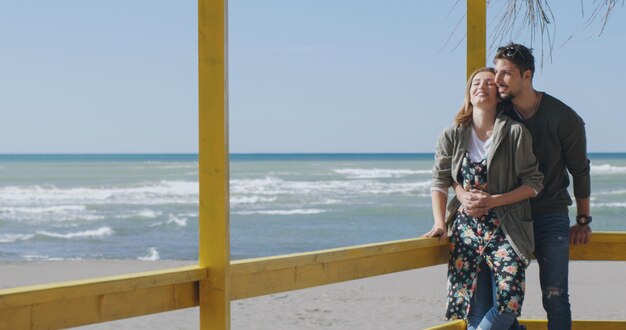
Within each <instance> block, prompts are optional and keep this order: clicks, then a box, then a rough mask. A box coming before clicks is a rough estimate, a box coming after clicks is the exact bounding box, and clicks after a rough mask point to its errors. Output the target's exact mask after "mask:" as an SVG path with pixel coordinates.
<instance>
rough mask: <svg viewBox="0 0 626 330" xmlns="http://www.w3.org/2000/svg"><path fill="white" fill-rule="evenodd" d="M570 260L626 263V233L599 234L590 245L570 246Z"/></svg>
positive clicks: (592, 239) (592, 236)
mask: <svg viewBox="0 0 626 330" xmlns="http://www.w3.org/2000/svg"><path fill="white" fill-rule="evenodd" d="M569 251H570V252H569V253H570V260H609V261H626V232H624V231H622V232H617V231H615V232H597V233H593V234H592V235H591V241H590V242H589V244H588V245H570V250H569Z"/></svg>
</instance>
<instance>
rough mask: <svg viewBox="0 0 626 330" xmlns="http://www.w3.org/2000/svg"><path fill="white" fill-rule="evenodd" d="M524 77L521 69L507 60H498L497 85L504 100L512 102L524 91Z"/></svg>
mask: <svg viewBox="0 0 626 330" xmlns="http://www.w3.org/2000/svg"><path fill="white" fill-rule="evenodd" d="M523 81H524V79H523V77H522V73H521V72H520V70H519V68H518V67H517V66H516V65H515V64H514V63H513V62H511V61H509V60H507V59H502V58H501V59H497V60H496V85H497V86H498V92H500V97H501V98H502V99H503V100H512V99H514V98H515V97H516V96H518V95H520V94H521V92H522V89H523Z"/></svg>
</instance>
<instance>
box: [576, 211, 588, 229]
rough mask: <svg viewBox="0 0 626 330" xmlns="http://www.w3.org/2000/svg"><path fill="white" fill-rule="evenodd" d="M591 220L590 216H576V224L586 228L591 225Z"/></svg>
mask: <svg viewBox="0 0 626 330" xmlns="http://www.w3.org/2000/svg"><path fill="white" fill-rule="evenodd" d="M591 219H592V218H591V216H590V215H584V214H580V215H577V216H576V223H577V224H579V225H581V226H586V225H588V224H590V223H591Z"/></svg>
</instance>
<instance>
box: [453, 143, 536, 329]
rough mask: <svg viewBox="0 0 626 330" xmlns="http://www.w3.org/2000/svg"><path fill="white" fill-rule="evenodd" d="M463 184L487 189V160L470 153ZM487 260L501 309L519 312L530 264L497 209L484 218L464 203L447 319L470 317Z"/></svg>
mask: <svg viewBox="0 0 626 330" xmlns="http://www.w3.org/2000/svg"><path fill="white" fill-rule="evenodd" d="M461 176H462V180H463V188H464V189H465V190H466V191H469V190H470V189H479V190H482V191H486V190H487V187H488V183H487V160H486V159H483V160H482V161H480V162H472V161H471V160H470V159H469V156H468V155H466V156H465V158H464V159H463V164H462V167H461ZM483 261H484V262H486V264H487V265H488V266H489V269H490V270H491V271H492V273H493V277H494V280H495V283H496V301H497V304H498V310H499V312H500V313H503V312H511V313H514V314H515V315H516V316H519V315H520V314H521V311H522V303H523V301H524V290H525V269H526V267H527V266H528V265H527V264H526V263H525V262H524V261H523V260H522V259H521V258H520V257H519V256H518V255H517V253H516V252H515V250H514V249H513V247H512V246H511V244H510V242H509V241H508V240H507V238H506V236H505V235H504V232H503V230H502V228H500V220H499V219H498V218H497V216H496V213H495V211H494V210H493V209H491V210H489V212H488V213H487V215H485V216H483V217H481V218H474V217H472V216H470V215H468V214H466V213H465V212H464V210H463V207H462V206H461V207H460V208H459V210H458V211H457V214H456V219H455V220H454V224H453V228H452V235H451V237H450V259H449V261H448V299H447V304H446V305H447V306H446V318H447V319H466V318H467V314H468V312H469V308H470V305H471V302H472V296H473V294H474V292H475V290H476V285H477V282H476V279H477V272H478V271H479V265H480V263H481V262H483Z"/></svg>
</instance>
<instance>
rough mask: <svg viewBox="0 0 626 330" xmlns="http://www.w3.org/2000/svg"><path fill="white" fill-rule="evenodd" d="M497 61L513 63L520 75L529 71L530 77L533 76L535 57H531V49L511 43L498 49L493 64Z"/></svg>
mask: <svg viewBox="0 0 626 330" xmlns="http://www.w3.org/2000/svg"><path fill="white" fill-rule="evenodd" d="M499 59H505V60H509V61H511V62H513V63H514V64H515V65H516V66H517V67H518V68H519V70H520V72H521V73H522V74H524V72H526V70H530V72H531V73H532V75H533V76H534V75H535V57H534V56H533V50H532V48H530V49H529V48H527V47H526V46H524V45H520V44H515V43H512V42H511V43H509V44H508V45H506V46H502V47H500V48H498V50H497V51H496V56H495V58H494V62H495V61H496V60H499Z"/></svg>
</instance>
